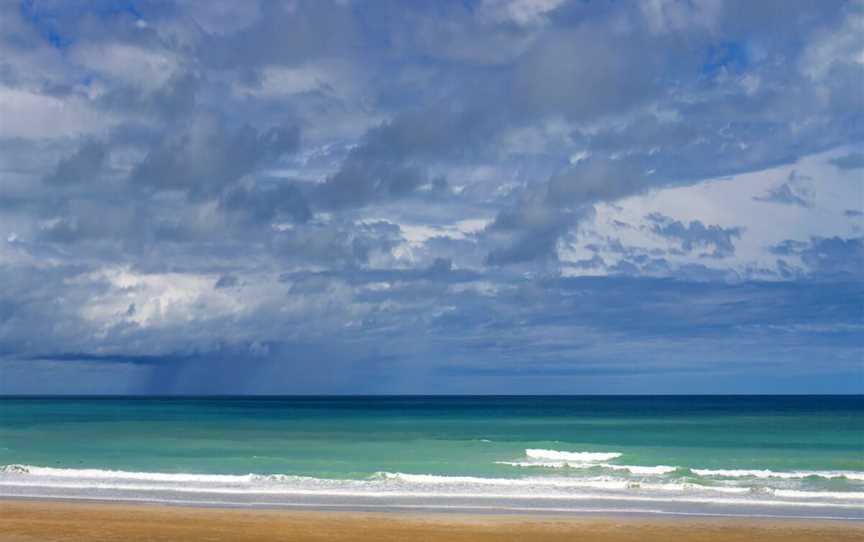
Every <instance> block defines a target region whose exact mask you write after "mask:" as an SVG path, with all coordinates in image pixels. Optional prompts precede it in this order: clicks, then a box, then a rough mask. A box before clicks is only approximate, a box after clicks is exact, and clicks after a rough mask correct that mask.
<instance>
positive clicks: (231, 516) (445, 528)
mask: <svg viewBox="0 0 864 542" xmlns="http://www.w3.org/2000/svg"><path fill="white" fill-rule="evenodd" d="M145 540H146V541H148V542H161V541H166V542H167V541H172V542H174V541H189V542H204V541H208V542H216V541H236V542H245V541H252V540H276V541H295V540H311V541H319V540H320V541H325V540H326V541H335V540H349V541H358V542H367V541H368V542H373V541H374V542H382V541H410V542H426V541H460V542H461V541H464V542H468V541H471V542H486V541H493V540H495V541H499V540H500V541H503V540H518V541H522V542H540V541H556V542H560V541H562V540H579V541H589V542H590V541H597V542H624V541H628V542H629V541H632V542H652V541H657V542H660V541H663V542H667V541H672V540H675V541H679V542H687V541H693V542H696V541H700V542H713V541H717V542H719V541H724V542H725V541H744V540H747V541H750V540H758V541H764V542H772V541H778V542H779V541H784V542H799V541H805V540H807V541H810V540H823V541H828V540H831V541H844V540H849V541H852V540H855V541H858V540H864V523H850V522H835V521H804V520H761V519H760V520H757V519H740V518H720V519H716V518H643V517H562V516H511V515H453V514H414V513H411V514H404V513H375V514H369V513H362V512H334V511H302V512H296V511H291V510H260V509H256V510H249V509H219V508H184V507H168V506H150V505H128V504H108V503H77V502H50V501H48V502H46V501H0V542H13V541H14V542H21V541H28V542H30V541H39V542H54V541H64V542H78V541H81V542H83V541H87V542H91V541H93V542H102V541H124V542H138V541H145Z"/></svg>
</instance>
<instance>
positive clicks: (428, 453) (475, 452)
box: [0, 396, 864, 520]
mask: <svg viewBox="0 0 864 542" xmlns="http://www.w3.org/2000/svg"><path fill="white" fill-rule="evenodd" d="M0 465H2V466H0V497H16V498H50V499H57V498H61V499H98V500H112V501H129V502H151V503H173V504H185V505H201V506H204V505H222V506H258V507H291V508H301V507H307V508H322V509H324V508H336V509H353V510H367V509H373V510H415V511H416V510H433V511H434V510H440V511H445V510H446V511H465V512H493V513H494V512H505V513H506V512H517V513H521V512H532V513H533V512H538V513H544V512H545V513H574V514H578V513H604V514H615V513H636V514H685V515H688V514H697V515H703V514H704V515H722V516H726V515H733V516H760V517H763V516H764V517H779V516H789V517H799V518H817V517H818V518H843V519H859V520H861V519H864V397H861V396H578V397H569V396H568V397H563V396H554V397H550V396H531V397H529V396H507V397H503V396H501V397H493V396H476V397H470V396H459V397H443V396H428V397H407V396H406V397H393V396H390V397H196V398H174V397H171V398H169V397H151V398H148V397H110V398H107V397H4V398H0Z"/></svg>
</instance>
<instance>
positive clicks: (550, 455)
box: [525, 448, 621, 463]
mask: <svg viewBox="0 0 864 542" xmlns="http://www.w3.org/2000/svg"><path fill="white" fill-rule="evenodd" d="M525 456H526V457H530V458H531V459H552V460H557V461H577V462H585V463H595V462H598V461H611V460H613V459H617V458H619V457H621V454H620V453H617V452H562V451H559V450H543V449H536V448H529V449H527V450H525Z"/></svg>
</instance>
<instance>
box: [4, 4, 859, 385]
mask: <svg viewBox="0 0 864 542" xmlns="http://www.w3.org/2000/svg"><path fill="white" fill-rule="evenodd" d="M862 141H864V2H861V1H833V0H810V1H805V0H760V1H758V2H754V1H753V0H742V1H737V0H726V1H720V0H644V1H640V2H635V1H620V0H619V1H613V0H593V1H588V0H572V1H567V0H460V1H449V0H434V1H422V0H418V1H412V2H404V1H389V0H366V1H364V0H341V1H335V0H334V1H329V0H313V1H303V0H296V1H293V0H292V1H277V0H273V1H264V0H262V1H260V2H259V1H253V0H249V1H243V2H238V1H236V0H206V1H205V0H201V1H188V2H185V1H184V2H168V1H160V0H141V1H132V0H124V1H121V0H117V1H103V0H96V1H92V2H86V3H85V2H67V1H60V0H56V1H48V0H24V1H20V2H19V1H17V0H5V1H3V2H2V3H0V393H4V394H13V393H46V394H51V393H71V394H101V393H105V394H298V393H308V394H330V393H335V394H414V393H419V394H436V393H446V394H462V393H466V394H535V393H536V394H541V393H554V394H582V393H610V394H618V393H658V394H659V393H862V392H864V333H862V331H864V302H862V300H864V275H862V263H864V191H862V189H864V145H862Z"/></svg>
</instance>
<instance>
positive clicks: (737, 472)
mask: <svg viewBox="0 0 864 542" xmlns="http://www.w3.org/2000/svg"><path fill="white" fill-rule="evenodd" d="M690 472H692V473H694V474H697V475H699V476H706V477H724V478H783V479H787V480H789V479H803V478H810V477H811V476H813V477H818V478H829V479H830V478H846V479H847V480H861V481H864V472H859V471H841V470H838V471H820V470H812V471H806V470H805V471H772V470H758V469H690Z"/></svg>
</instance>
